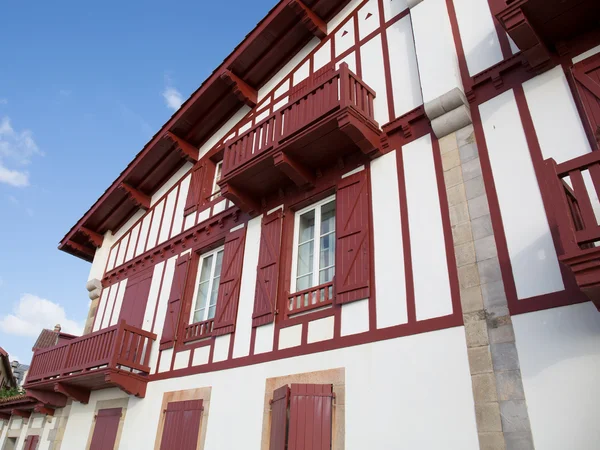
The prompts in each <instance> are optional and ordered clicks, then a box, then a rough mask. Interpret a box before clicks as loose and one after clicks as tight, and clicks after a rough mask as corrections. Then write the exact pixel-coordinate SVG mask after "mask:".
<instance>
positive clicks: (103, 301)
mask: <svg viewBox="0 0 600 450" xmlns="http://www.w3.org/2000/svg"><path fill="white" fill-rule="evenodd" d="M109 293H110V288H104V289H102V294H101V295H100V302H99V303H98V309H97V310H96V318H95V319H94V327H93V328H92V331H98V330H99V329H100V326H101V325H102V322H101V321H102V313H103V312H104V310H105V309H106V302H107V300H108V294H109Z"/></svg>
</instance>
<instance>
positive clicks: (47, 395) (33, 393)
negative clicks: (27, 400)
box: [25, 389, 67, 408]
mask: <svg viewBox="0 0 600 450" xmlns="http://www.w3.org/2000/svg"><path fill="white" fill-rule="evenodd" d="M25 394H26V395H27V396H28V397H32V398H34V399H36V400H37V401H38V402H40V403H43V404H44V405H47V406H51V407H54V408H64V407H65V406H67V397H65V396H64V395H62V394H59V393H57V392H51V391H42V390H39V389H27V390H25Z"/></svg>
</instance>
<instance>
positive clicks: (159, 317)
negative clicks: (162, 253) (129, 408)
mask: <svg viewBox="0 0 600 450" xmlns="http://www.w3.org/2000/svg"><path fill="white" fill-rule="evenodd" d="M176 261H177V256H173V257H172V258H170V259H169V260H167V262H166V264H165V273H164V276H163V282H162V288H161V289H160V295H159V297H158V310H157V311H156V321H155V323H154V329H153V330H152V332H153V333H154V334H156V336H157V337H156V342H160V338H161V335H162V329H163V325H164V323H165V316H166V315H167V303H168V301H169V294H170V293H171V285H172V284H173V274H174V273H175V263H176ZM158 348H159V346H158V345H153V346H152V351H151V352H150V370H151V372H152V373H154V371H155V369H156V361H157V360H158Z"/></svg>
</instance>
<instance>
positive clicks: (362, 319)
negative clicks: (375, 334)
mask: <svg viewBox="0 0 600 450" xmlns="http://www.w3.org/2000/svg"><path fill="white" fill-rule="evenodd" d="M341 316H342V326H341V331H340V334H341V335H342V336H349V335H351V334H358V333H364V332H365V331H369V299H364V300H359V301H357V302H352V303H346V304H344V305H342V314H341Z"/></svg>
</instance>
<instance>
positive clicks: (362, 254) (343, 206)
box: [335, 170, 400, 303]
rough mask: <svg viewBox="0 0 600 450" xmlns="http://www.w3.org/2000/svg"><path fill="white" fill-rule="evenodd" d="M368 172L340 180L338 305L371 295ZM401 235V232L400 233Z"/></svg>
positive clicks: (337, 196) (336, 261)
mask: <svg viewBox="0 0 600 450" xmlns="http://www.w3.org/2000/svg"><path fill="white" fill-rule="evenodd" d="M368 186H369V180H368V171H367V170H362V171H360V172H358V173H355V174H353V175H350V176H349V177H347V178H344V179H342V180H341V182H340V183H339V185H338V189H337V194H336V221H335V227H336V228H335V233H336V236H337V245H336V251H335V290H336V293H335V294H336V303H348V302H352V301H355V300H362V299H365V298H368V297H369V295H370V289H369V286H370V273H371V270H370V238H369V235H370V226H369V190H368ZM398 232H400V231H398Z"/></svg>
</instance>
